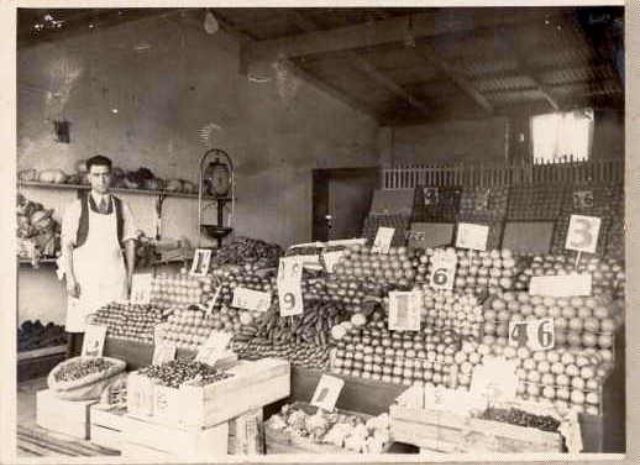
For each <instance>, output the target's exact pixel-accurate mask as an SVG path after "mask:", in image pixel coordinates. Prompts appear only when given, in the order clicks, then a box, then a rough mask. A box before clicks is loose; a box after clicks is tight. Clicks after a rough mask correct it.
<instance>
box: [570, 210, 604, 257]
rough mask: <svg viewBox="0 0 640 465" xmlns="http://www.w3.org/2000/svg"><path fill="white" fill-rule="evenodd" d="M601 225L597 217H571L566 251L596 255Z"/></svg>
mask: <svg viewBox="0 0 640 465" xmlns="http://www.w3.org/2000/svg"><path fill="white" fill-rule="evenodd" d="M601 224H602V220H601V219H600V218H598V217H597V216H583V215H571V219H570V220H569V230H568V232H567V242H566V244H565V249H568V250H576V251H578V252H587V253H595V251H596V247H597V245H598V235H599V234H600V225H601Z"/></svg>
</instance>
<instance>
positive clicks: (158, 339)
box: [153, 322, 169, 345]
mask: <svg viewBox="0 0 640 465" xmlns="http://www.w3.org/2000/svg"><path fill="white" fill-rule="evenodd" d="M168 325H169V323H166V322H165V323H159V324H157V325H156V326H155V327H154V328H153V344H154V345H159V344H162V342H163V341H164V336H165V334H166V330H167V327H168Z"/></svg>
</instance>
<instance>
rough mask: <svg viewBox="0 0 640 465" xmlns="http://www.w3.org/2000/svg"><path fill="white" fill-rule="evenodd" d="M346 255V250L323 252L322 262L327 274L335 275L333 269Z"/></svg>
mask: <svg viewBox="0 0 640 465" xmlns="http://www.w3.org/2000/svg"><path fill="white" fill-rule="evenodd" d="M343 255H344V250H334V251H332V252H327V251H324V252H322V260H323V261H324V267H325V269H326V270H327V273H333V267H334V266H336V264H337V263H338V262H339V261H340V259H341V258H342V256H343Z"/></svg>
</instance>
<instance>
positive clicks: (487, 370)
mask: <svg viewBox="0 0 640 465" xmlns="http://www.w3.org/2000/svg"><path fill="white" fill-rule="evenodd" d="M516 369H517V361H514V360H504V359H501V358H495V357H494V358H485V361H484V362H483V363H482V365H478V366H476V367H475V369H474V370H473V375H472V377H471V388H470V392H471V393H473V394H474V395H477V396H480V397H486V398H488V399H490V400H505V401H508V400H513V399H515V397H516V391H517V389H518V376H517V375H516Z"/></svg>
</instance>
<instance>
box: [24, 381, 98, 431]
mask: <svg viewBox="0 0 640 465" xmlns="http://www.w3.org/2000/svg"><path fill="white" fill-rule="evenodd" d="M96 402H97V401H95V400H74V401H72V400H63V399H58V398H57V397H56V396H55V394H54V393H53V391H51V390H49V389H45V390H42V391H38V392H37V393H36V423H37V424H38V425H39V426H41V427H43V428H46V429H48V430H51V431H54V432H57V433H63V434H67V435H69V436H73V437H76V438H80V439H89V434H90V433H89V423H90V421H89V418H90V413H89V408H90V407H91V405H93V404H95V403H96Z"/></svg>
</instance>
